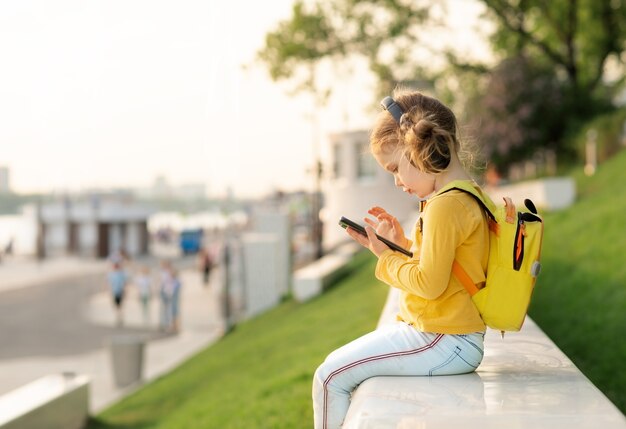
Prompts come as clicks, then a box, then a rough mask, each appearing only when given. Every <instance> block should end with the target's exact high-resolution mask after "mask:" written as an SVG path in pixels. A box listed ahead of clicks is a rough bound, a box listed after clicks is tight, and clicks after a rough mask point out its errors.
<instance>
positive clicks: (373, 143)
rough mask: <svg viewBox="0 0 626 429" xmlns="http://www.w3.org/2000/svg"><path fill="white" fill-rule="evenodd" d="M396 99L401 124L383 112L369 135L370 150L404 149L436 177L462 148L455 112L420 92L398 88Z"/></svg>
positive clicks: (421, 167)
mask: <svg viewBox="0 0 626 429" xmlns="http://www.w3.org/2000/svg"><path fill="white" fill-rule="evenodd" d="M393 99H394V100H395V102H396V103H397V104H398V106H400V108H402V111H403V112H404V114H403V115H402V118H401V120H400V124H398V123H397V122H396V120H395V119H394V118H393V117H392V116H391V114H390V113H389V112H387V111H382V112H380V114H379V115H378V118H377V119H376V122H375V124H374V128H373V130H372V132H371V134H370V149H371V151H372V152H373V153H380V152H389V151H393V150H401V151H402V152H403V153H404V155H406V156H407V158H408V159H409V160H410V161H411V163H412V164H413V165H414V166H416V167H417V168H418V169H420V170H421V171H423V172H426V173H431V174H437V173H440V172H442V171H444V170H445V169H446V168H448V165H449V164H450V159H451V157H452V151H454V152H455V153H458V152H459V151H460V149H461V147H460V143H459V140H458V138H457V122H456V117H455V116H454V113H452V110H450V109H449V108H448V107H447V106H445V105H444V104H443V103H441V102H440V101H439V100H437V99H435V98H432V97H429V96H427V95H424V94H422V93H420V92H417V91H409V90H405V89H397V90H395V91H394V94H393Z"/></svg>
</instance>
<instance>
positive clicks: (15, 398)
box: [0, 373, 89, 429]
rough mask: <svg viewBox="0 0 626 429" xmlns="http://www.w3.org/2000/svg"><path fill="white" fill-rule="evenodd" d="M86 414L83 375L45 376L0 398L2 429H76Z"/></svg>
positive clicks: (87, 401) (87, 385)
mask: <svg viewBox="0 0 626 429" xmlns="http://www.w3.org/2000/svg"><path fill="white" fill-rule="evenodd" d="M88 414H89V378H88V377H87V376H85V375H77V374H74V373H63V374H53V375H48V376H45V377H42V378H39V379H37V380H35V381H33V382H32V383H29V384H26V385H24V386H22V387H20V388H18V389H15V390H13V391H11V392H9V393H7V394H5V395H3V396H0V428H2V429H36V428H46V429H80V428H83V427H85V424H86V423H87V418H88Z"/></svg>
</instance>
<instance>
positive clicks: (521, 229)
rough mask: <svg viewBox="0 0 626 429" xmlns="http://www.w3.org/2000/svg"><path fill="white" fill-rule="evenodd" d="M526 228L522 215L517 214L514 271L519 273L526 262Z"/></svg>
mask: <svg viewBox="0 0 626 429" xmlns="http://www.w3.org/2000/svg"><path fill="white" fill-rule="evenodd" d="M525 235H526V226H525V225H524V221H523V220H522V213H521V212H517V230H516V231H515V243H513V269H514V270H515V271H519V270H520V268H521V267H522V261H523V260H524V236H525Z"/></svg>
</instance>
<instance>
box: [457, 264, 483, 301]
mask: <svg viewBox="0 0 626 429" xmlns="http://www.w3.org/2000/svg"><path fill="white" fill-rule="evenodd" d="M452 274H454V275H455V276H456V278H457V280H458V281H460V282H461V284H462V285H463V287H464V288H465V290H466V291H467V293H469V294H470V296H474V295H475V294H476V293H478V291H479V290H480V289H478V286H476V284H475V283H474V282H473V281H472V279H471V278H470V276H469V275H468V274H467V272H466V271H465V270H464V269H463V267H462V266H461V264H459V263H458V262H457V260H456V259H455V260H454V261H453V262H452Z"/></svg>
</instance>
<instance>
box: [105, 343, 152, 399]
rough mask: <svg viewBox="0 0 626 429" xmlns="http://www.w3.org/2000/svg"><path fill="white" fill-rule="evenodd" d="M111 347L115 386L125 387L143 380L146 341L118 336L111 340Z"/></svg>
mask: <svg viewBox="0 0 626 429" xmlns="http://www.w3.org/2000/svg"><path fill="white" fill-rule="evenodd" d="M110 347H111V364H112V367H113V378H114V380H115V385H116V386H118V387H123V386H128V385H129V384H132V383H134V382H136V381H139V380H141V374H142V369H143V349H144V339H143V338H141V337H138V336H133V335H117V336H114V337H112V338H111V343H110Z"/></svg>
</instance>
